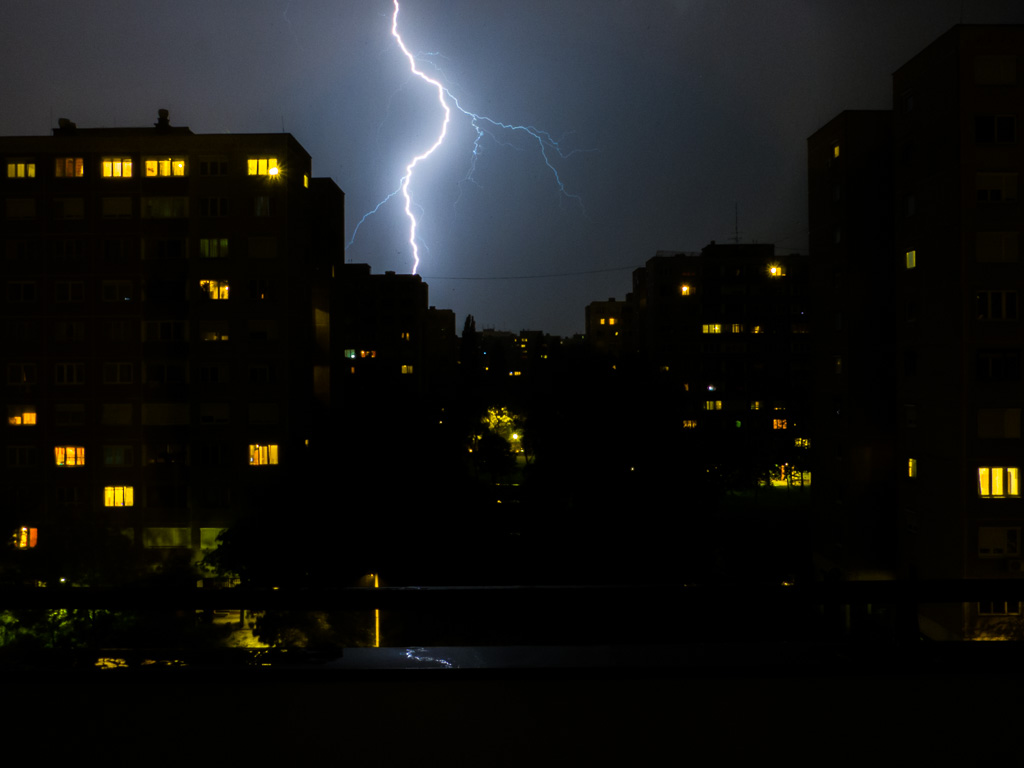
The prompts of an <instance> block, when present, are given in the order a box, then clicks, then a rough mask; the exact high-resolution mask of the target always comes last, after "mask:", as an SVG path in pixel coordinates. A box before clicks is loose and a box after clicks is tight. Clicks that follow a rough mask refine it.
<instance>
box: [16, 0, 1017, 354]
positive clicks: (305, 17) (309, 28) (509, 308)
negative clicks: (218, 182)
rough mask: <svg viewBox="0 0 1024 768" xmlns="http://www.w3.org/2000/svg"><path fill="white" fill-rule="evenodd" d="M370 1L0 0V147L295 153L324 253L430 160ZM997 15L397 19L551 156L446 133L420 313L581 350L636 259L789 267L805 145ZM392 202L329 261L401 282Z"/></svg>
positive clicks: (482, 101) (655, 6) (702, 5)
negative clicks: (143, 135)
mask: <svg viewBox="0 0 1024 768" xmlns="http://www.w3.org/2000/svg"><path fill="white" fill-rule="evenodd" d="M391 12H392V5H391V2H390V0H333V1H329V0H293V1H292V2H287V1H285V0H223V1H220V0H146V2H131V1H130V0H90V1H89V2H69V0H3V2H2V3H0V29H3V30H5V34H4V45H3V46H2V47H0V73H2V77H0V105H2V109H0V135H38V134H47V133H49V131H50V129H51V128H52V127H54V126H56V124H57V120H58V118H61V117H67V118H69V119H71V120H73V121H75V122H76V123H77V124H78V125H79V127H82V128H86V127H100V126H144V125H151V124H152V123H153V122H155V120H156V112H157V109H160V108H166V109H169V110H170V119H171V123H172V125H187V126H189V127H190V128H191V129H192V130H193V131H195V132H197V133H221V132H224V133H263V132H278V131H281V130H282V129H283V130H285V131H288V132H290V133H292V134H294V135H295V137H296V138H297V139H298V140H299V142H301V143H302V144H303V146H305V147H306V149H307V150H308V151H309V152H310V154H311V155H312V157H313V172H314V175H316V176H330V177H332V178H333V179H334V180H335V181H336V182H337V183H338V185H339V186H340V187H341V188H342V189H343V190H345V193H346V198H347V206H346V219H347V222H346V228H347V231H348V234H349V236H351V233H352V230H353V229H354V227H355V226H356V224H357V223H358V222H359V219H360V218H361V217H362V215H363V213H365V212H366V211H368V210H369V209H371V208H373V207H374V206H375V205H376V204H377V203H378V202H380V201H381V200H382V199H383V198H384V197H386V196H387V195H388V193H390V192H392V191H394V190H395V189H396V188H397V186H398V184H399V180H400V179H401V177H402V175H403V172H404V168H405V165H406V164H407V163H408V162H409V160H410V159H411V157H412V156H413V155H415V154H417V153H419V152H421V151H423V150H425V149H426V148H427V147H429V146H430V145H431V144H432V143H433V141H434V139H435V137H436V135H437V132H438V130H439V127H440V124H441V119H442V112H441V109H440V107H439V105H438V103H437V98H436V92H435V91H434V90H432V89H431V88H430V87H429V86H428V85H427V84H425V83H424V82H423V81H421V80H419V79H414V78H412V77H411V75H410V72H409V66H408V62H407V60H406V59H405V58H404V57H403V56H402V54H401V51H400V50H399V49H398V47H397V45H396V43H395V41H394V39H393V38H392V37H391V34H390V30H391ZM961 20H962V21H964V22H965V23H979V24H980V23H1024V2H1021V1H1020V0H1005V1H997V0H991V1H990V0H963V1H961V0H836V1H834V2H832V1H828V0H676V1H675V2H666V1H660V2H653V1H652V2H639V1H637V0H633V1H631V2H613V1H612V0H588V1H587V2H582V1H581V0H518V1H517V0H507V1H506V2H497V0H403V3H402V12H401V14H400V16H399V32H400V33H401V34H402V36H403V38H404V39H405V41H406V44H407V45H408V47H409V49H410V50H411V51H412V52H413V53H415V54H417V55H419V61H420V62H421V68H422V69H424V70H425V71H427V72H428V73H429V74H431V75H432V76H434V75H438V76H440V77H443V78H444V79H445V82H446V83H447V85H448V87H449V89H450V90H451V93H452V94H453V95H454V96H456V97H457V98H458V99H459V100H460V102H461V103H462V105H463V106H464V107H465V108H467V109H468V110H471V111H474V112H477V113H480V114H484V115H487V116H489V117H492V118H494V119H495V120H499V121H502V122H508V123H515V124H525V125H532V126H535V127H537V128H540V129H543V130H546V131H547V132H549V134H550V135H551V136H553V137H555V138H556V139H561V140H562V144H561V146H562V148H563V150H564V151H566V152H572V151H573V150H577V151H576V152H575V153H574V154H572V155H571V156H569V157H567V158H564V159H560V158H558V157H557V155H554V154H552V155H551V156H552V158H553V160H552V162H553V164H554V165H555V167H556V168H557V170H558V173H559V174H560V177H561V179H562V181H563V183H564V184H565V187H566V190H567V191H568V192H569V193H571V194H574V195H578V196H579V201H578V200H577V199H575V198H573V197H567V196H565V195H562V194H560V193H559V189H558V187H557V185H556V183H555V179H554V177H553V175H552V174H551V172H550V171H549V170H548V169H547V168H546V167H545V166H544V163H543V160H542V158H541V156H540V154H539V151H538V146H537V143H536V141H534V140H532V139H530V138H529V137H528V136H526V135H525V134H524V133H523V132H511V133H509V132H500V133H495V134H494V135H493V136H487V137H485V138H484V140H483V141H482V142H481V145H480V154H479V157H478V158H477V162H476V170H475V176H474V181H467V180H466V177H467V174H468V173H469V171H470V164H471V160H472V148H473V139H474V137H475V135H476V134H475V132H474V131H473V129H472V127H471V125H470V122H469V118H467V117H465V116H463V115H461V114H460V113H458V112H454V113H453V120H452V124H451V126H450V129H449V135H448V138H447V140H446V142H445V145H444V146H443V147H442V148H441V150H439V151H438V152H437V153H435V154H434V155H433V156H432V157H431V158H429V159H428V160H427V161H425V162H424V163H423V164H421V165H420V166H419V168H418V169H417V171H416V173H415V175H414V178H413V185H412V191H413V195H414V198H415V200H416V202H417V203H418V204H419V205H420V206H421V208H422V216H421V226H420V242H421V243H422V247H423V251H422V253H421V260H422V263H421V265H420V268H419V274H421V275H423V276H424V278H425V279H426V280H427V281H428V282H429V284H430V303H431V304H433V305H436V306H438V307H447V308H451V309H454V310H455V312H456V313H457V322H458V324H459V327H460V329H461V326H462V323H463V320H464V318H465V315H466V314H467V313H470V314H473V315H474V316H475V318H476V320H477V327H478V328H489V327H494V328H499V329H503V330H512V331H518V330H520V329H539V330H544V331H547V332H549V333H557V334H563V335H568V334H571V333H574V332H580V331H582V330H583V311H584V307H585V306H586V304H587V303H589V302H590V301H594V300H603V299H607V298H608V297H611V296H614V297H617V298H620V299H621V298H624V297H625V294H626V292H627V291H628V290H629V288H630V284H631V275H630V273H631V270H632V269H634V268H635V267H637V266H641V265H642V264H643V263H644V261H646V260H647V259H648V258H650V257H651V256H653V255H654V253H655V251H657V250H661V249H670V250H687V251H690V250H693V251H696V250H699V249H700V248H701V247H703V246H704V245H706V244H707V243H708V242H709V241H711V240H717V241H719V242H722V241H728V240H730V239H731V238H733V237H734V236H735V229H736V218H735V210H736V208H737V206H738V210H739V217H738V221H739V237H740V239H741V241H742V242H752V241H757V242H773V243H775V244H776V245H777V247H778V249H779V250H780V251H783V252H784V251H791V250H796V251H806V248H807V212H806V144H805V140H806V138H807V137H808V136H809V135H811V134H812V133H813V132H814V131H815V130H816V129H817V128H819V127H820V126H821V125H822V124H824V123H825V122H826V121H828V120H829V119H831V118H832V117H833V116H834V115H836V114H837V113H838V112H840V111H842V110H844V109H885V108H888V107H889V106H890V100H891V94H890V87H891V79H890V75H891V73H892V72H893V71H894V70H895V69H896V68H897V67H899V66H900V65H901V64H903V63H904V62H905V61H907V60H908V59H909V58H910V57H912V56H913V55H914V54H915V53H916V52H918V51H919V50H920V49H922V48H923V47H924V46H926V45H927V44H928V43H930V42H931V41H932V40H933V39H935V38H936V37H938V36H939V35H940V34H942V33H943V32H945V31H946V30H948V29H949V28H950V27H951V26H952V25H954V24H956V23H958V22H959V21H961ZM407 239H408V226H407V221H406V219H405V216H404V213H403V211H402V208H401V204H400V199H398V198H396V199H394V200H392V201H391V202H389V203H388V204H387V205H386V206H384V207H382V208H381V209H380V211H379V212H378V213H377V214H376V215H375V216H373V217H371V218H370V219H368V220H367V221H366V223H365V224H364V225H363V227H362V228H361V229H360V231H359V234H358V237H357V238H356V240H355V242H354V244H353V245H352V246H351V247H350V248H349V249H348V252H347V260H348V261H354V262H368V263H369V264H371V265H372V267H373V270H374V272H375V273H377V272H383V271H385V270H395V271H398V272H409V271H410V270H411V268H412V253H411V249H410V247H409V245H408V243H407Z"/></svg>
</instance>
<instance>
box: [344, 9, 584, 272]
mask: <svg viewBox="0 0 1024 768" xmlns="http://www.w3.org/2000/svg"><path fill="white" fill-rule="evenodd" d="M392 2H393V3H394V8H395V10H394V13H393V14H392V16H391V36H392V37H394V38H395V40H396V42H397V43H398V47H399V48H400V49H401V51H402V54H403V55H404V56H405V58H406V59H407V60H408V61H409V69H410V71H411V72H412V74H413V75H415V76H416V77H418V78H420V79H421V80H423V81H424V82H425V83H427V84H428V85H430V86H431V87H432V88H434V89H435V90H436V91H437V100H438V103H439V104H440V105H441V109H442V110H444V122H443V123H442V124H441V131H440V133H439V134H438V137H437V139H435V141H434V143H433V144H432V145H431V146H430V148H429V149H427V150H426V151H424V152H423V153H421V154H419V155H416V156H415V157H414V158H413V159H412V160H411V161H410V162H409V164H408V165H407V166H406V167H405V175H404V176H402V178H401V179H400V180H399V183H398V187H397V188H396V189H395V190H394V191H393V192H390V193H389V194H388V195H387V196H386V197H385V198H384V199H383V200H381V201H380V202H379V203H377V205H376V206H375V207H374V208H373V209H372V210H370V211H367V212H366V213H365V214H363V217H362V218H361V219H360V220H359V222H358V223H357V224H356V226H355V229H354V230H353V231H352V238H351V239H350V240H349V242H348V244H347V245H346V246H345V249H346V250H348V248H349V247H350V246H351V245H352V244H353V243H354V242H355V241H356V235H357V234H359V228H360V227H361V226H362V225H363V223H364V222H365V221H366V220H367V219H368V218H369V217H371V216H373V215H374V214H375V213H377V211H379V210H380V209H381V208H382V207H383V206H384V205H385V204H386V203H387V202H388V201H390V200H391V199H392V198H393V197H395V196H396V195H399V194H401V195H402V198H403V200H404V201H405V206H404V210H405V215H406V218H408V219H409V245H410V246H411V247H412V256H413V267H412V274H414V275H415V274H416V270H417V269H418V268H419V264H420V259H419V244H418V242H417V239H416V229H417V226H418V223H417V221H416V215H415V214H414V213H413V207H414V204H413V202H412V195H411V193H410V192H409V187H410V184H411V183H412V177H413V171H414V170H415V169H416V166H417V165H419V164H420V163H421V162H422V161H424V160H426V159H427V158H428V157H430V156H431V155H432V154H433V153H434V152H435V151H436V150H437V148H438V147H440V146H441V144H442V143H444V140H445V137H446V136H447V135H448V125H449V123H450V122H451V116H452V106H453V105H454V108H455V109H456V110H458V111H459V112H461V113H462V114H463V115H465V116H466V117H468V118H469V119H470V124H471V125H472V126H473V129H474V130H475V131H476V138H475V139H474V140H473V153H472V160H471V162H470V167H469V171H468V172H467V174H466V176H465V178H464V179H463V181H468V182H472V183H474V184H477V182H476V179H475V178H474V173H475V171H476V161H477V158H478V157H479V155H480V143H481V141H483V138H484V136H485V135H488V136H490V137H491V138H492V139H493V140H494V141H495V143H497V144H499V145H503V146H508V147H514V145H513V144H511V143H509V142H507V141H503V140H501V139H499V138H498V136H497V135H496V134H495V133H494V131H497V130H502V131H513V132H514V131H520V132H523V133H525V134H527V135H529V136H530V137H531V138H532V139H533V140H534V141H536V142H537V146H538V148H539V150H540V155H541V158H542V159H543V161H544V164H545V165H546V166H547V167H548V169H549V170H550V171H551V174H552V176H553V177H554V180H555V185H556V186H557V187H558V191H559V193H560V194H561V195H562V196H563V197H566V198H569V199H571V200H574V201H575V202H576V203H578V204H579V206H580V208H581V209H583V199H582V198H581V197H580V196H579V195H577V194H574V193H572V192H569V190H568V189H567V188H566V186H565V183H564V182H563V181H562V178H561V176H560V175H559V173H558V169H557V168H555V166H554V165H553V164H552V162H551V155H550V154H549V152H551V151H553V152H554V153H555V154H557V155H558V156H559V158H561V159H563V160H565V159H568V158H569V157H572V156H573V155H574V154H576V153H577V152H579V151H581V150H572V151H570V152H566V151H564V150H563V149H562V146H561V142H562V141H564V137H563V138H562V139H557V140H556V139H555V138H554V137H552V136H551V134H550V133H548V132H547V131H544V130H541V129H539V128H535V127H534V126H532V125H513V124H511V123H504V122H501V121H499V120H495V119H493V118H490V117H488V116H487V115H480V114H477V113H475V112H473V111H471V110H469V109H466V108H464V107H463V106H462V105H461V104H460V103H459V100H458V99H457V98H456V97H455V96H454V95H453V94H452V93H451V91H450V90H449V89H448V88H447V86H445V85H444V84H443V83H441V81H439V80H436V79H434V78H432V77H430V76H429V75H427V73H426V72H424V71H423V70H421V69H419V68H418V67H417V65H416V57H415V56H413V54H412V53H411V52H410V51H409V49H408V48H407V47H406V45H405V42H404V41H403V40H402V36H401V35H400V34H399V32H398V14H399V10H400V9H399V6H398V0H392ZM424 55H426V56H440V54H439V53H437V52H431V53H428V54H424ZM435 68H436V65H435ZM449 100H450V103H449ZM484 126H489V128H490V129H488V128H485V127H484ZM477 186H479V184H477ZM457 202H458V201H456V203H457Z"/></svg>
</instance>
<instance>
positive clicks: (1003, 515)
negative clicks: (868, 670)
mask: <svg viewBox="0 0 1024 768" xmlns="http://www.w3.org/2000/svg"><path fill="white" fill-rule="evenodd" d="M1022 50H1024V27H1021V26H970V25H966V26H965V25H961V26H957V27H954V28H953V29H951V30H950V31H949V32H948V33H946V34H945V35H943V36H942V37H940V38H939V39H937V40H936V41H935V42H934V43H932V44H931V45H929V46H928V47H927V48H926V49H924V50H923V51H922V52H920V53H919V54H917V55H916V56H914V57H913V58H912V59H911V60H910V61H908V62H907V63H906V64H904V65H903V66H902V67H900V68H899V69H898V70H897V71H896V72H895V73H894V75H893V110H892V114H891V121H892V130H891V134H890V139H889V141H890V150H889V151H890V152H891V154H892V158H893V162H892V166H891V167H892V183H891V185H890V186H888V187H887V188H881V187H880V188H878V189H877V190H876V193H877V194H878V196H879V197H880V198H883V199H884V200H885V201H886V202H887V203H888V205H889V207H890V215H889V218H891V220H892V231H893V235H892V239H891V242H890V243H889V244H888V247H886V248H884V249H879V250H874V251H872V250H866V251H864V252H852V251H851V252H850V254H849V256H850V260H851V261H852V260H853V258H854V257H857V259H858V262H857V264H856V266H855V267H853V266H852V265H851V267H850V268H849V269H848V270H847V273H851V272H854V269H856V270H859V271H860V273H861V274H862V275H867V274H877V275H878V277H879V278H880V279H879V280H878V281H874V280H871V281H870V286H871V287H872V289H874V288H875V287H880V288H881V290H883V291H886V293H885V294H883V296H882V297H881V301H878V300H876V296H874V295H865V296H864V301H865V302H870V307H871V309H873V310H874V309H877V310H878V312H879V319H880V320H881V324H880V325H879V324H878V323H875V324H871V325H867V326H862V327H858V325H857V323H856V322H850V323H846V324H845V328H846V332H845V335H846V338H847V339H848V340H849V343H850V344H857V345H860V348H861V349H867V348H869V347H870V346H871V345H872V344H875V343H878V344H879V345H880V348H881V349H883V350H884V349H888V350H889V352H888V353H887V354H888V356H889V359H890V360H891V361H892V363H893V364H892V365H891V371H892V374H891V375H890V376H889V377H888V382H889V386H888V387H886V388H882V389H881V390H875V391H873V392H871V391H869V392H867V393H862V392H861V391H860V385H858V386H857V387H853V386H851V387H849V388H848V390H847V394H848V397H849V401H850V402H853V401H854V399H855V398H860V399H861V403H860V404H858V405H854V406H853V407H852V409H851V410H850V418H851V419H853V418H856V414H857V413H858V412H862V411H863V409H864V408H865V407H866V406H865V403H868V404H870V403H872V402H874V403H877V404H878V405H879V407H881V408H882V409H884V411H885V412H886V413H888V414H891V417H892V418H891V425H892V426H891V431H892V433H893V434H894V438H893V441H892V443H891V445H892V448H891V450H890V451H888V452H887V454H886V455H884V456H880V457H878V467H879V471H880V473H881V474H884V472H882V470H881V467H882V464H883V463H884V462H888V464H889V469H888V473H889V474H890V475H891V476H892V477H893V478H894V482H893V483H892V485H891V492H890V493H889V497H890V499H891V500H892V502H893V503H892V504H891V507H892V510H893V511H892V514H891V516H889V520H890V521H891V522H893V523H894V524H892V525H888V526H881V527H880V529H879V530H880V535H883V536H887V537H889V538H892V539H894V540H895V542H896V548H897V551H898V557H897V558H896V561H895V572H896V573H897V574H898V575H901V576H907V577H916V578H922V579H947V578H949V579H963V578H1000V577H1006V578H1011V577H1017V578H1019V577H1020V575H1021V574H1022V573H1024V565H1022V564H1024V559H1022V553H1021V551H1020V531H1021V520H1022V519H1024V517H1022V516H1024V502H1022V499H1021V496H1020V482H1019V477H1020V467H1021V443H1020V430H1021V408H1022V406H1024V402H1022V401H1024V398H1022V396H1021V390H1020V386H1021V365H1020V358H1021V354H1022V351H1024V329H1022V326H1021V319H1020V313H1019V309H1018V296H1019V291H1020V290H1021V286H1022V285H1024V272H1022V268H1021V236H1020V230H1021V225H1022V221H1024V219H1022V215H1021V206H1020V201H1019V197H1020V194H1019V180H1020V178H1021V173H1022V171H1024V152H1022V150H1021V146H1022V145H1021V140H1020V130H1021V128H1020V126H1021V123H1020V120H1021V115H1022V114H1024V110H1022V109H1021V107H1022V106H1024V58H1022V56H1021V51H1022ZM842 119H843V116H840V118H838V119H837V120H838V121H839V122H840V123H841V122H842ZM879 119H880V120H881V118H879ZM834 122H835V121H834ZM826 128H828V127H827V126H826ZM825 130H826V129H823V131H825ZM816 136H817V140H815V138H813V137H812V140H811V143H810V145H809V146H810V150H811V152H812V158H811V160H810V165H811V175H812V192H811V195H812V201H811V215H812V221H811V227H812V232H815V231H818V230H819V229H820V228H821V226H822V224H823V222H822V219H821V218H820V216H821V210H822V209H821V205H822V204H821V202H820V200H819V201H818V202H815V198H816V197H818V198H820V196H821V195H827V194H828V190H827V189H824V188H821V187H820V186H819V187H818V189H817V192H816V191H815V187H814V183H813V178H814V175H815V164H816V163H818V162H822V160H821V157H820V156H821V155H823V156H824V157H826V158H827V157H829V156H832V157H833V158H834V159H835V160H836V161H837V163H838V164H839V165H840V167H841V165H842V164H843V163H844V162H845V160H846V159H847V157H848V154H847V151H846V147H845V145H843V144H842V143H840V144H839V148H838V149H839V154H838V156H836V155H835V151H834V149H830V148H829V147H827V146H825V143H827V138H826V137H825V136H824V135H823V134H822V132H819V133H818V134H816ZM840 142H841V140H840ZM851 150H852V147H851ZM879 150H882V148H881V147H879ZM815 155H817V157H816V156H815ZM816 210H817V211H818V213H817V214H816ZM816 216H817V220H816ZM848 233H849V230H844V232H843V236H844V237H845V236H846V235H847V234H848ZM866 240H867V242H868V244H871V239H870V238H866ZM823 253H824V252H823V251H821V249H820V248H819V249H815V247H814V246H813V245H812V254H813V255H814V256H815V258H817V257H818V255H819V254H823ZM881 254H884V260H882V259H879V258H878V257H879V255H881ZM880 261H881V262H883V263H879V262H880ZM869 263H870V268H869V267H868V264H869ZM824 279H828V278H827V277H826V278H824ZM886 283H888V284H889V285H891V291H892V292H891V294H889V293H888V291H889V287H888V285H885V284H886ZM840 303H842V302H840ZM848 303H849V304H850V305H851V306H852V305H853V304H854V303H855V299H854V298H850V299H848ZM866 309H867V307H865V308H864V309H862V310H860V311H861V312H862V313H863V312H864V311H865V310H866ZM851 319H853V318H851ZM836 341H838V339H836ZM833 354H834V355H835V356H841V355H842V352H841V351H835V352H834V353H833ZM866 362H868V363H869V364H870V361H866ZM855 366H856V358H855V356H853V355H851V356H850V360H849V365H847V360H845V359H844V361H843V372H842V374H841V376H854V375H855ZM859 375H860V376H861V378H862V380H863V379H865V378H866V375H864V374H859ZM823 428H827V426H826V425H823ZM847 434H848V435H849V436H850V437H851V440H850V442H849V444H848V445H847V446H836V451H834V453H833V458H841V457H843V456H846V455H848V454H849V453H852V452H853V451H854V450H865V449H867V448H868V447H869V444H870V442H871V441H869V440H865V439H863V436H861V437H860V438H858V437H857V436H856V435H853V434H852V433H849V432H848V433H847ZM880 434H881V433H880ZM826 458H827V457H823V460H825V459H826ZM880 487H881V488H885V487H886V481H883V482H882V484H881V485H880ZM848 544H850V545H852V546H856V540H852V541H850V542H848ZM1020 610H1021V606H1020V604H1018V603H1012V604H1011V603H1006V602H999V603H996V602H987V603H969V604H949V605H947V606H944V607H934V608H929V609H928V610H927V611H922V616H921V627H922V630H923V631H925V632H926V633H928V634H931V635H933V636H935V637H947V636H952V637H976V636H984V635H985V634H986V633H990V629H991V627H992V626H994V625H995V624H998V623H1000V622H1004V623H1005V622H1007V621H1012V620H1013V619H1014V617H1018V616H1019V615H1020Z"/></svg>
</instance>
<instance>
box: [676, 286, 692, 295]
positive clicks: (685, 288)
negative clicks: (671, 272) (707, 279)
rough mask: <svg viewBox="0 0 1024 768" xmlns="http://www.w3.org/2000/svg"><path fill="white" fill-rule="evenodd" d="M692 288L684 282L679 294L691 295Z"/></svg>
mask: <svg viewBox="0 0 1024 768" xmlns="http://www.w3.org/2000/svg"><path fill="white" fill-rule="evenodd" d="M692 290H693V289H692V288H690V286H688V285H687V284H686V283H683V284H682V285H680V286H679V295H680V296H689V295H690V292H691V291H692Z"/></svg>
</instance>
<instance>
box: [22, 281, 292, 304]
mask: <svg viewBox="0 0 1024 768" xmlns="http://www.w3.org/2000/svg"><path fill="white" fill-rule="evenodd" d="M177 286H178V287H180V288H182V289H184V288H185V287H186V284H185V283H184V282H182V283H179V284H177ZM248 286H249V294H248V295H249V298H251V299H255V300H257V301H266V300H267V298H268V297H270V296H273V290H272V283H271V281H270V280H268V279H259V280H249V281H248ZM99 287H100V300H101V301H104V302H125V301H132V300H133V299H134V298H135V296H136V289H135V286H134V283H133V281H131V280H103V281H101V282H100V286H99ZM198 287H199V291H200V295H201V296H202V297H203V298H205V299H213V300H217V301H223V300H226V299H228V298H229V297H230V295H231V281H230V280H199V281H198ZM170 291H171V288H170V287H169V286H168V285H166V284H165V283H162V282H148V283H145V285H144V290H143V296H142V298H151V299H152V300H158V301H162V300H167V299H168V298H169V296H168V294H169V293H170ZM182 292H183V293H184V290H182ZM174 293H175V294H176V293H177V289H175V290H174ZM5 297H6V299H7V302H8V303H9V304H34V303H35V302H36V301H37V300H38V299H39V290H38V283H37V282H36V281H35V280H10V281H8V282H7V286H6V291H5ZM85 300H86V282H85V281H84V280H57V281H55V282H54V283H53V301H54V302H55V303H57V304H70V303H78V302H84V301H85Z"/></svg>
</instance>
